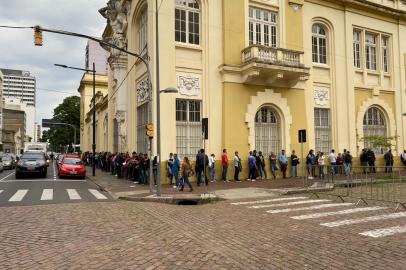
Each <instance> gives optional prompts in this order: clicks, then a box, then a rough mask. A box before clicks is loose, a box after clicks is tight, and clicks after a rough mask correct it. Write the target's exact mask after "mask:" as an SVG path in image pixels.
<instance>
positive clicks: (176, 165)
mask: <svg viewBox="0 0 406 270" xmlns="http://www.w3.org/2000/svg"><path fill="white" fill-rule="evenodd" d="M179 169H180V160H179V158H178V154H176V153H175V154H173V164H172V174H173V177H174V178H175V186H173V188H180V186H181V184H180V181H179Z"/></svg>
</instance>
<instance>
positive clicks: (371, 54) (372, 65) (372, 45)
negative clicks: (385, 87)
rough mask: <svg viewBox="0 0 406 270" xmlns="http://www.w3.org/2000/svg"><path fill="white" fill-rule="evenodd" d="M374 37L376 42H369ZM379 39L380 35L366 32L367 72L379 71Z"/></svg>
mask: <svg viewBox="0 0 406 270" xmlns="http://www.w3.org/2000/svg"><path fill="white" fill-rule="evenodd" d="M369 37H372V38H373V39H374V40H375V41H374V42H372V40H369V39H368V38H369ZM377 39H378V35H377V34H375V33H370V32H365V68H366V69H367V70H372V71H377V67H378V66H377V63H376V60H377V57H376V56H377V51H376V47H377V44H376V43H377Z"/></svg>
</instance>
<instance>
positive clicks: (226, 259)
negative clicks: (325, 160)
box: [0, 197, 406, 269]
mask: <svg viewBox="0 0 406 270" xmlns="http://www.w3.org/2000/svg"><path fill="white" fill-rule="evenodd" d="M299 199H300V197H297V198H292V200H293V201H295V200H299ZM282 200H285V199H282ZM281 202H283V201H281ZM315 202H316V201H314V203H315ZM254 203H255V202H253V203H252V204H253V205H254ZM312 203H313V201H312ZM250 205H251V202H250V203H248V205H244V204H238V203H237V204H236V205H232V204H230V201H223V202H219V203H216V204H209V205H203V206H176V205H168V204H156V203H139V202H120V201H118V202H111V203H82V204H58V205H42V206H26V207H8V208H1V209H0V219H1V220H2V222H1V224H0V239H1V252H0V269H406V257H405V254H406V246H405V245H404V242H405V240H406V234H397V235H393V236H387V237H381V238H374V237H367V236H364V235H360V231H365V230H369V229H372V227H370V226H371V223H360V224H355V225H350V226H344V227H338V228H330V227H325V226H320V225H319V223H320V222H319V221H320V220H313V219H309V220H307V219H305V220H295V219H292V218H289V215H288V214H283V213H282V214H270V213H268V212H266V211H264V209H262V208H258V209H255V208H252V207H249V206H250ZM275 206H276V205H275ZM306 206H309V205H306ZM301 207H303V205H302V206H301ZM266 210H268V209H266ZM296 210H300V209H296ZM289 211H295V210H289ZM329 211H332V210H331V209H330V210H329ZM390 213H393V212H392V210H389V209H382V210H379V214H390ZM300 214H301V213H300ZM375 214H377V213H375ZM291 215H292V214H291ZM297 215H299V214H297ZM365 215H366V213H363V212H360V213H355V214H353V215H351V218H359V217H363V216H365ZM369 215H372V214H371V213H369ZM336 219H337V217H331V216H330V217H326V218H324V219H323V222H326V221H332V220H336ZM316 221H317V222H316ZM399 223H400V224H402V225H404V224H405V223H406V218H405V217H403V218H400V219H388V220H381V221H377V222H375V223H374V224H373V228H375V227H378V228H379V226H380V227H388V226H396V225H399Z"/></svg>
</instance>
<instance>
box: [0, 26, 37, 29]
mask: <svg viewBox="0 0 406 270" xmlns="http://www.w3.org/2000/svg"><path fill="white" fill-rule="evenodd" d="M0 28H18V29H30V28H32V27H30V26H12V25H0Z"/></svg>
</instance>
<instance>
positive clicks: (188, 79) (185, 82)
mask: <svg viewBox="0 0 406 270" xmlns="http://www.w3.org/2000/svg"><path fill="white" fill-rule="evenodd" d="M176 77H177V84H178V85H177V86H178V90H179V94H181V95H186V96H198V95H199V94H200V77H199V76H198V75H192V74H183V75H177V76H176Z"/></svg>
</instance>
